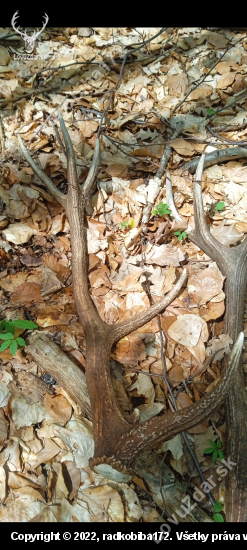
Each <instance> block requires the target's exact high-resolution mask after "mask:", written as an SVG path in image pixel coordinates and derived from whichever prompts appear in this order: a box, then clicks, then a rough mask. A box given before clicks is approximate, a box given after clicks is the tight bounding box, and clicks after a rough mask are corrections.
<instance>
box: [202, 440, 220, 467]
mask: <svg viewBox="0 0 247 550" xmlns="http://www.w3.org/2000/svg"><path fill="white" fill-rule="evenodd" d="M208 441H209V443H210V445H211V447H208V449H205V451H203V453H204V454H205V455H209V454H211V453H213V454H212V459H213V461H214V462H215V461H216V459H217V458H218V457H219V458H224V455H223V452H222V450H221V441H220V439H217V441H216V442H215V443H214V442H213V441H212V439H209V440H208Z"/></svg>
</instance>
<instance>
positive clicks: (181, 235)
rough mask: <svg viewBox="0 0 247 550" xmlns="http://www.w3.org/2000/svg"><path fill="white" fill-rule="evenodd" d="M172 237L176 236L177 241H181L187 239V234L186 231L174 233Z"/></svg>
mask: <svg viewBox="0 0 247 550" xmlns="http://www.w3.org/2000/svg"><path fill="white" fill-rule="evenodd" d="M174 235H177V238H178V240H179V241H182V240H183V239H186V238H187V237H188V233H186V231H183V232H182V233H181V231H175V233H174Z"/></svg>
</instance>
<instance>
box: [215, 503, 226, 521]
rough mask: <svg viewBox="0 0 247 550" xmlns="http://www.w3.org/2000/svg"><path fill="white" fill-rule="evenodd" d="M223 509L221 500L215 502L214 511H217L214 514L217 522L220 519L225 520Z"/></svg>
mask: <svg viewBox="0 0 247 550" xmlns="http://www.w3.org/2000/svg"><path fill="white" fill-rule="evenodd" d="M221 510H222V504H221V502H219V501H218V502H215V505H214V512H215V513H214V515H213V518H214V521H217V522H219V521H221V522H223V521H224V518H223V516H222V515H221V514H220V512H221Z"/></svg>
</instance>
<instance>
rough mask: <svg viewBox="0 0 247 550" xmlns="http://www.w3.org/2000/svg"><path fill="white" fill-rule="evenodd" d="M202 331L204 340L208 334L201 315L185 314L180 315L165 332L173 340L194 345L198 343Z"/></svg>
mask: <svg viewBox="0 0 247 550" xmlns="http://www.w3.org/2000/svg"><path fill="white" fill-rule="evenodd" d="M202 331H203V332H204V337H203V340H204V339H205V337H206V336H208V332H207V325H206V323H205V321H203V319H202V318H201V317H198V315H194V314H185V315H180V316H179V317H178V319H177V321H175V323H173V324H172V325H171V326H170V327H169V329H168V331H167V332H168V334H169V336H170V338H172V339H173V340H175V342H178V343H179V344H182V345H183V346H186V347H194V346H196V345H197V344H198V340H199V338H200V335H201V334H202ZM206 339H207V338H206Z"/></svg>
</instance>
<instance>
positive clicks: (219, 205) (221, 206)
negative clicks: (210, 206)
mask: <svg viewBox="0 0 247 550" xmlns="http://www.w3.org/2000/svg"><path fill="white" fill-rule="evenodd" d="M225 206H226V205H225V203H224V202H223V201H220V202H217V204H216V206H215V207H214V209H215V210H216V212H220V211H221V210H224V208H225Z"/></svg>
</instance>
